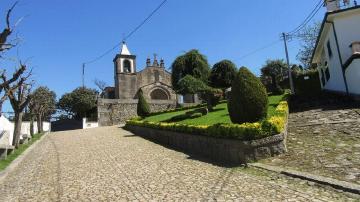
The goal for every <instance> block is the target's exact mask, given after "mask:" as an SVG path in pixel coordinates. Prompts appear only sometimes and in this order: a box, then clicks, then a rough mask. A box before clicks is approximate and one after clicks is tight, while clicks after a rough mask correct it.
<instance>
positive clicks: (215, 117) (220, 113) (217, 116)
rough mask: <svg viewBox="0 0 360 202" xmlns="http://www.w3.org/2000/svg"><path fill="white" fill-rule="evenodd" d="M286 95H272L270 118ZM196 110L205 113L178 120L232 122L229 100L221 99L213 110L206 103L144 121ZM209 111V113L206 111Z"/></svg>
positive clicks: (166, 118)
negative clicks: (209, 109)
mask: <svg viewBox="0 0 360 202" xmlns="http://www.w3.org/2000/svg"><path fill="white" fill-rule="evenodd" d="M286 95H287V94H284V95H271V96H269V97H268V99H269V107H268V113H267V114H268V116H267V117H268V118H271V117H272V116H275V115H276V108H277V106H278V105H279V103H280V102H281V101H282V100H284V99H286ZM195 111H198V112H202V113H204V115H203V116H202V117H199V118H196V119H185V120H181V121H176V122H177V123H181V124H190V125H214V124H218V123H222V124H230V123H232V122H231V120H230V117H229V112H228V108H227V100H223V101H220V103H219V104H218V105H217V106H216V107H214V110H213V111H208V110H207V108H206V105H199V106H197V107H195V108H194V107H192V108H184V109H176V110H168V111H166V112H162V113H155V114H151V116H148V117H146V118H145V119H143V121H149V122H168V120H169V119H171V118H172V117H174V116H177V115H180V114H184V113H194V112H195ZM206 112H208V113H206Z"/></svg>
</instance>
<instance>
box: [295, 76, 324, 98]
mask: <svg viewBox="0 0 360 202" xmlns="http://www.w3.org/2000/svg"><path fill="white" fill-rule="evenodd" d="M293 80H294V87H295V94H296V96H301V97H317V96H318V95H320V94H321V92H322V90H321V85H320V78H319V72H318V71H317V70H307V71H303V72H298V73H296V74H293Z"/></svg>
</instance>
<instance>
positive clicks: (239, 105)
mask: <svg viewBox="0 0 360 202" xmlns="http://www.w3.org/2000/svg"><path fill="white" fill-rule="evenodd" d="M267 107H268V98H267V93H266V89H265V87H264V85H263V84H262V83H261V81H260V80H259V78H257V77H256V76H255V75H254V74H252V73H251V72H250V71H249V70H248V69H247V68H246V67H241V68H240V70H239V72H238V73H237V75H236V76H235V78H234V80H233V82H232V86H231V95H230V99H229V101H228V111H229V115H230V118H231V121H232V122H233V123H238V124H241V123H247V122H250V123H252V122H256V121H259V120H261V119H263V118H265V117H266V115H267Z"/></svg>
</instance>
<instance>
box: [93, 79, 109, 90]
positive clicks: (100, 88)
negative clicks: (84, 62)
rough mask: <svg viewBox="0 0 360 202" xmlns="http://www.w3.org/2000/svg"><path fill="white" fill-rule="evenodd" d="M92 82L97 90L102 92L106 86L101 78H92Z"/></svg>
mask: <svg viewBox="0 0 360 202" xmlns="http://www.w3.org/2000/svg"><path fill="white" fill-rule="evenodd" d="M94 83H95V85H96V86H97V87H98V88H99V90H100V91H101V92H104V90H105V88H106V86H107V84H106V82H105V81H102V80H99V79H95V80H94Z"/></svg>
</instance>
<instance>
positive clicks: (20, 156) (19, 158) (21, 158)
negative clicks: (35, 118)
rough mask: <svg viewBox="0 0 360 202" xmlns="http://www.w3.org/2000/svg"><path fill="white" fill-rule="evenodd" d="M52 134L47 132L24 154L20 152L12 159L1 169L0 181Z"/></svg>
mask: <svg viewBox="0 0 360 202" xmlns="http://www.w3.org/2000/svg"><path fill="white" fill-rule="evenodd" d="M48 134H50V132H46V133H45V134H44V135H42V136H41V137H40V139H39V140H38V141H36V142H35V143H34V144H32V145H31V146H30V147H28V148H27V149H26V150H25V151H24V152H23V153H22V154H20V155H19V156H18V157H17V158H16V159H15V160H14V161H12V162H11V163H10V164H9V165H8V166H7V167H6V168H5V170H3V171H0V183H2V181H3V180H4V179H5V178H6V177H7V176H8V174H9V173H11V172H12V171H14V170H15V169H16V168H17V167H18V165H19V164H20V163H21V162H22V161H23V160H24V159H25V157H26V156H27V155H28V154H29V153H30V152H31V151H32V150H33V149H34V148H35V147H36V146H37V145H38V144H39V143H40V142H41V141H43V140H44V138H45V137H46V136H47V135H48Z"/></svg>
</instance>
